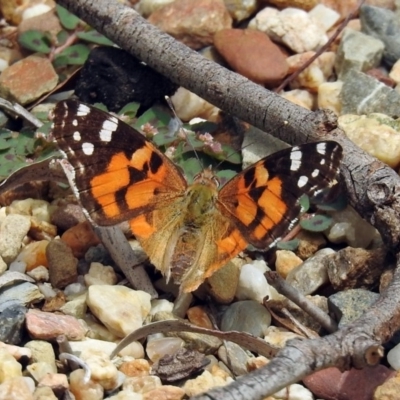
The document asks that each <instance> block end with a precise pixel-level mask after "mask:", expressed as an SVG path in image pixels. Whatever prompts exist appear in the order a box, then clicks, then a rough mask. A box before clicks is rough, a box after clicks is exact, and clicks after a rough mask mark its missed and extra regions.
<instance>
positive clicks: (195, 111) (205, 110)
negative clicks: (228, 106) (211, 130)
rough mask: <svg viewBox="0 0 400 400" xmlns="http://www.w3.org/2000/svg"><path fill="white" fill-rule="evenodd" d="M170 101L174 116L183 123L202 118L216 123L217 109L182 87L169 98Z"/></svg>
mask: <svg viewBox="0 0 400 400" xmlns="http://www.w3.org/2000/svg"><path fill="white" fill-rule="evenodd" d="M171 101H172V104H173V105H174V109H175V112H176V115H177V116H178V117H179V119H181V120H182V121H184V122H187V121H190V120H191V119H193V118H204V119H206V120H207V121H210V122H216V121H217V119H218V115H219V112H220V110H219V108H217V107H215V106H214V105H212V104H211V103H209V102H208V101H206V100H204V99H202V98H201V97H199V96H197V94H194V93H192V92H190V91H189V90H187V89H185V88H183V87H180V88H179V89H178V90H177V91H176V92H175V94H174V95H173V96H171Z"/></svg>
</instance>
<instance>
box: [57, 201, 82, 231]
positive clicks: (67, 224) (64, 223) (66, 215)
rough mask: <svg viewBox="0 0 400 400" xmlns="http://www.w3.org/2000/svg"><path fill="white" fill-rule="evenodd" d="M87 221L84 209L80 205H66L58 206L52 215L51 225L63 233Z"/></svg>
mask: <svg viewBox="0 0 400 400" xmlns="http://www.w3.org/2000/svg"><path fill="white" fill-rule="evenodd" d="M84 221H86V217H85V214H84V213H83V211H82V207H81V206H80V205H78V204H72V203H68V204H64V205H60V206H58V207H57V208H56V209H55V210H54V212H53V213H52V214H51V223H53V224H54V225H56V226H57V227H58V228H59V229H61V230H62V231H67V230H68V229H70V228H72V227H73V226H75V225H77V224H79V223H81V222H84Z"/></svg>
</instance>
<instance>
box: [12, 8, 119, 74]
mask: <svg viewBox="0 0 400 400" xmlns="http://www.w3.org/2000/svg"><path fill="white" fill-rule="evenodd" d="M56 11H57V15H58V18H59V19H60V23H61V25H62V27H63V28H64V29H63V30H62V31H60V32H59V33H58V34H57V35H51V34H50V33H48V32H41V31H37V30H30V31H26V32H23V33H21V34H20V35H19V37H18V41H19V43H20V45H21V46H22V47H24V48H25V49H28V50H31V51H34V52H37V53H41V54H45V55H46V56H48V57H49V58H50V59H51V61H52V62H53V65H54V67H55V68H56V70H57V71H60V69H62V68H66V67H68V66H77V65H78V66H79V65H82V64H84V63H85V61H86V60H87V57H88V55H89V52H90V49H91V46H92V45H93V44H97V45H106V46H112V45H113V43H112V42H111V41H110V40H109V39H107V38H106V37H105V36H103V35H102V34H100V33H99V32H97V31H95V30H93V29H92V28H90V27H89V26H88V25H86V24H85V23H84V22H83V21H81V20H80V19H79V18H78V17H76V16H75V15H74V14H72V13H70V12H69V11H67V10H66V9H65V8H63V7H61V6H59V5H57V6H56Z"/></svg>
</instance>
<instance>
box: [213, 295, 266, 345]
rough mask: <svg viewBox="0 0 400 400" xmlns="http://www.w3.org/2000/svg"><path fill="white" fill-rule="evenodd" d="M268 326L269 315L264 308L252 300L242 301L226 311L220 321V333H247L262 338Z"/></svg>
mask: <svg viewBox="0 0 400 400" xmlns="http://www.w3.org/2000/svg"><path fill="white" fill-rule="evenodd" d="M270 324H271V314H270V313H269V311H268V310H267V309H266V308H265V307H264V306H262V305H261V304H260V303H258V302H256V301H253V300H244V301H237V302H236V303H233V304H232V305H230V306H229V307H228V308H227V309H226V311H225V313H224V315H223V316H222V319H221V331H238V332H247V333H250V334H251V335H253V336H256V337H262V336H264V332H265V331H266V329H267V328H268V327H269V326H270Z"/></svg>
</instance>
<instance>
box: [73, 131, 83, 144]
mask: <svg viewBox="0 0 400 400" xmlns="http://www.w3.org/2000/svg"><path fill="white" fill-rule="evenodd" d="M72 137H73V138H74V140H75V142H80V141H81V139H82V138H81V134H80V132H78V131H75V132H74V134H73V135H72Z"/></svg>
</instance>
